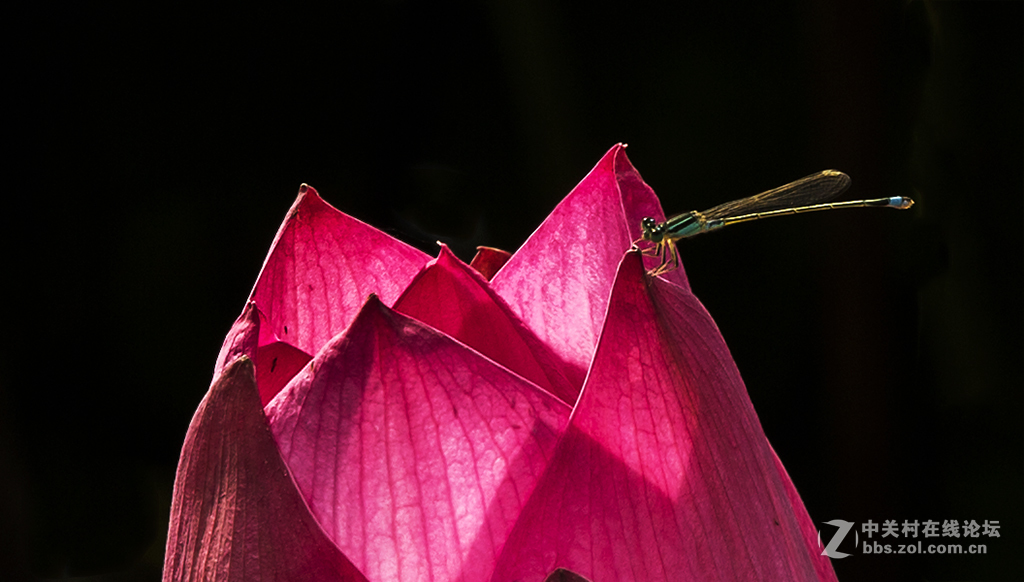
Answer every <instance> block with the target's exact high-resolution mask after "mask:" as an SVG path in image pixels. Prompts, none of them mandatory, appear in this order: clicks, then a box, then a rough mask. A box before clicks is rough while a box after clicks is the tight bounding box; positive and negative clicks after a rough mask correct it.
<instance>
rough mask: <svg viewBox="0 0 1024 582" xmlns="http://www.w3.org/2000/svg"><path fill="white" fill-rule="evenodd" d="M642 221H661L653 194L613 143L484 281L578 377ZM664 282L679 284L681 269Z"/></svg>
mask: <svg viewBox="0 0 1024 582" xmlns="http://www.w3.org/2000/svg"><path fill="white" fill-rule="evenodd" d="M645 216H652V217H654V218H656V219H658V220H663V219H664V213H663V212H662V211H661V205H660V203H659V202H658V199H657V197H656V196H655V195H654V192H653V191H652V190H651V189H650V188H649V187H648V186H647V185H646V184H644V182H643V180H642V179H641V178H640V175H639V174H638V173H637V171H636V169H634V168H633V166H632V164H630V163H629V159H628V158H626V153H625V147H624V146H623V145H621V144H620V145H617V146H615V147H613V148H612V149H611V150H609V151H608V153H606V154H605V155H604V157H603V158H601V161H599V162H598V163H597V166H595V167H594V169H593V170H591V171H590V173H589V174H587V176H586V177H585V178H584V179H583V181H582V182H580V183H579V185H577V186H576V187H575V188H574V189H573V191H572V192H571V193H570V194H569V195H568V196H567V197H566V198H565V199H564V200H563V201H562V202H561V203H560V204H559V205H558V206H557V207H556V208H555V209H554V211H552V213H551V215H550V216H548V218H547V219H546V220H545V221H544V223H543V224H542V225H541V226H540V227H539V228H538V229H537V230H536V231H535V232H534V233H533V235H531V236H530V239H529V240H527V241H526V243H525V244H524V245H523V246H522V248H520V249H519V250H518V251H517V252H516V254H515V255H513V256H512V258H511V259H509V262H508V263H507V264H506V265H505V266H504V267H503V268H502V269H501V271H499V272H498V274H497V275H495V276H494V279H493V280H492V281H491V285H492V286H493V287H494V289H495V291H497V293H498V295H500V296H501V297H502V298H503V299H504V300H505V301H506V302H508V304H509V306H510V307H511V308H512V310H513V311H515V312H516V314H517V315H519V317H520V319H522V320H523V322H524V323H525V324H526V325H527V327H529V328H530V329H532V330H533V331H534V333H536V334H537V336H538V337H540V338H541V340H542V341H544V342H545V343H546V344H548V345H549V346H551V348H552V349H553V350H554V351H555V353H557V354H558V355H559V357H560V358H561V359H563V360H565V361H567V362H570V363H571V364H572V365H573V366H574V367H575V368H576V369H577V370H579V371H580V373H581V374H584V373H585V371H586V369H587V367H588V366H589V365H590V360H591V356H592V355H593V351H594V346H595V345H597V338H598V336H599V335H600V333H601V327H602V325H603V324H604V313H605V308H606V307H607V305H608V293H609V291H610V290H611V287H612V282H613V281H614V279H615V271H616V269H617V268H618V265H619V261H620V260H621V259H622V254H623V253H624V252H626V251H627V250H629V248H630V246H631V244H632V242H633V241H634V240H635V239H637V238H639V237H640V220H641V219H642V218H643V217H645ZM652 266H653V264H652ZM668 277H670V278H671V280H674V281H676V282H678V283H680V284H682V285H686V275H685V274H684V273H683V271H682V269H680V270H678V271H676V272H674V273H670V274H669V275H668Z"/></svg>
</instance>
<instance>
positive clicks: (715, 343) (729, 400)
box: [492, 253, 835, 582]
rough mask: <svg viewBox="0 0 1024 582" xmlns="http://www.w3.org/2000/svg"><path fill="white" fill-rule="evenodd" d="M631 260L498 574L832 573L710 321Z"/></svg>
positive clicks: (754, 576) (761, 576)
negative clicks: (812, 543) (811, 544)
mask: <svg viewBox="0 0 1024 582" xmlns="http://www.w3.org/2000/svg"><path fill="white" fill-rule="evenodd" d="M643 269H644V268H643V264H642V262H641V260H640V258H639V256H638V255H637V254H636V253H630V254H628V255H627V256H626V258H624V259H623V261H622V265H621V267H620V269H619V275H618V278H617V279H616V283H615V288H614V290H613V291H612V295H611V299H610V305H609V308H608V320H607V323H606V326H605V329H604V331H603V333H602V335H601V340H600V344H599V345H598V347H597V352H596V355H595V360H594V365H593V368H592V369H591V372H590V375H589V376H588V379H587V384H586V386H585V387H584V389H583V392H582V394H581V395H580V401H579V403H578V404H577V406H576V409H575V410H574V412H573V418H572V421H571V423H570V425H569V429H568V430H567V432H566V436H565V437H564V438H563V440H562V441H561V442H560V443H559V447H558V450H557V451H556V456H555V459H554V460H553V461H552V462H551V464H550V470H549V472H548V473H546V474H545V476H544V478H543V480H542V481H541V484H540V485H539V486H538V487H537V489H536V491H535V493H534V496H533V498H531V500H530V504H529V505H528V506H527V508H526V509H525V510H524V511H523V515H522V518H521V519H520V521H519V523H517V524H516V529H515V531H514V532H513V534H512V535H511V536H510V538H509V541H508V544H507V548H508V549H507V550H506V552H505V553H504V554H503V555H502V558H501V561H500V562H499V566H498V569H497V571H496V574H495V576H494V577H493V578H492V579H493V580H496V581H506V580H509V581H510V580H542V579H544V577H545V576H547V575H548V574H549V573H550V572H552V571H553V570H554V569H555V568H559V567H560V568H565V569H568V570H571V571H573V572H576V573H578V574H580V575H582V576H585V577H587V578H589V579H591V580H595V581H604V580H759V581H761V580H779V581H785V582H792V581H797V580H834V579H835V578H834V574H832V570H831V566H830V565H829V563H828V560H827V558H823V557H821V556H819V555H817V552H811V551H808V544H807V539H806V532H804V531H802V528H801V526H802V525H804V524H805V523H809V522H808V521H806V512H805V511H804V509H803V507H802V505H800V504H799V500H798V498H794V497H793V496H792V495H791V494H790V488H791V485H790V483H789V482H788V479H784V478H783V477H782V474H781V473H780V471H779V468H778V467H777V465H776V459H775V455H774V453H773V451H772V450H771V448H770V447H769V445H768V441H767V439H766V438H765V436H764V432H763V431H762V429H761V426H760V423H759V421H758V419H757V415H756V414H755V413H754V409H753V406H752V405H751V403H750V399H749V398H748V396H747V393H746V389H745V388H744V386H743V381H742V380H741V379H740V376H739V372H738V371H737V369H736V366H735V364H734V363H733V360H732V357H731V356H730V355H729V350H728V348H727V347H726V345H725V342H724V341H723V340H722V337H721V335H720V334H719V332H718V328H717V327H716V326H715V323H714V321H712V319H711V317H710V316H709V315H708V314H707V312H706V311H705V310H704V308H703V306H701V304H700V302H698V301H697V299H696V298H695V297H694V296H693V295H692V294H690V292H689V290H687V289H685V288H682V287H679V286H677V285H674V284H672V283H668V282H666V281H663V280H661V279H660V278H654V279H648V278H646V277H645V276H644V270H643Z"/></svg>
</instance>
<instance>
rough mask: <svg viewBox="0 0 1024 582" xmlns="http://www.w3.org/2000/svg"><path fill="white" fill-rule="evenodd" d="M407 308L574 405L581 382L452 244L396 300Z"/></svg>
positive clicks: (406, 311) (407, 311)
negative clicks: (574, 379) (568, 374)
mask: <svg viewBox="0 0 1024 582" xmlns="http://www.w3.org/2000/svg"><path fill="white" fill-rule="evenodd" d="M394 309H395V311H398V312H400V313H404V314H405V315H408V316H409V317H412V318H414V319H416V320H418V321H420V322H422V323H425V324H427V325H429V326H431V327H433V328H435V329H437V330H439V331H442V332H444V333H445V334H447V335H449V336H451V337H453V338H455V339H457V340H459V341H461V342H462V343H464V344H466V345H468V346H469V347H471V348H473V349H475V350H477V351H479V352H480V353H481V354H483V355H485V356H487V357H489V358H491V359H492V360H494V361H495V362H497V363H499V364H501V365H503V366H505V367H506V368H508V369H509V370H512V371H513V372H516V373H517V374H519V375H520V376H522V377H524V378H526V379H527V380H530V381H532V382H534V383H536V384H537V385H538V386H540V387H541V388H544V389H545V390H547V391H548V392H551V393H552V394H554V395H555V396H557V397H559V398H560V399H561V400H562V401H563V402H565V403H567V404H568V405H570V406H572V405H573V404H575V403H576V397H577V396H578V395H579V389H580V386H573V385H572V384H570V383H569V381H568V380H567V379H566V377H565V372H567V371H568V369H567V367H566V364H565V363H564V362H559V361H558V359H557V357H556V356H555V355H554V354H553V353H552V352H551V350H549V349H548V348H547V346H545V345H544V344H543V343H541V342H540V340H538V339H537V337H536V336H534V335H533V333H532V332H531V331H530V330H529V329H527V328H526V327H525V326H524V325H523V324H522V322H520V321H519V320H518V319H517V318H516V316H515V315H514V314H513V313H512V312H511V311H510V310H509V308H508V306H507V305H505V302H504V301H502V300H501V299H500V298H499V297H498V296H497V295H496V294H495V293H494V292H493V291H492V290H491V288H490V287H489V286H488V285H487V282H486V281H484V280H483V278H482V277H481V276H480V275H479V274H478V273H477V272H476V271H474V270H473V269H472V268H470V267H469V266H468V265H466V264H465V263H463V262H462V261H460V260H459V259H458V258H456V257H455V255H453V254H452V252H451V251H450V250H449V249H448V247H446V246H442V247H441V252H440V254H439V255H438V257H437V260H435V261H433V262H432V263H430V265H428V266H427V268H426V269H424V270H423V271H421V272H420V274H419V275H417V276H416V278H415V279H414V280H413V282H412V283H411V284H410V285H409V287H408V288H407V289H406V290H405V292H404V293H403V294H402V296H401V297H399V298H398V301H396V302H395V307H394Z"/></svg>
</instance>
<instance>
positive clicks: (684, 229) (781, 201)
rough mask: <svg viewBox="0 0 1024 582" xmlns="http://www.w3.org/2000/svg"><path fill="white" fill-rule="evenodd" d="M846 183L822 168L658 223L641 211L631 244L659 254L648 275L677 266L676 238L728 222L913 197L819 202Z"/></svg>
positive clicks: (905, 202)
mask: <svg viewBox="0 0 1024 582" xmlns="http://www.w3.org/2000/svg"><path fill="white" fill-rule="evenodd" d="M849 187H850V177H849V176H847V175H846V174H844V173H842V172H838V171H836V170H825V171H824V172H818V173H817V174H811V175H810V176H807V177H806V178H801V179H799V180H797V181H796V182H791V183H789V184H786V185H785V186H779V187H778V188H775V189H774V190H769V191H767V192H762V193H760V194H757V195H754V196H750V197H749V198H741V199H739V200H733V201H732V202H726V203H725V204H719V205H718V206H715V207H714V208H711V209H710V210H705V211H704V212H697V211H696V210H694V211H691V212H687V213H685V214H677V215H676V216H673V217H671V218H669V219H668V220H666V221H665V222H661V223H659V222H657V221H656V220H654V219H653V218H650V217H647V218H645V219H643V220H642V221H640V228H641V229H643V236H641V237H640V238H639V239H637V240H636V241H635V242H634V243H633V245H634V246H636V245H637V244H638V243H640V242H642V241H647V242H651V243H654V246H653V247H650V248H648V249H645V250H644V254H646V255H648V256H657V257H660V258H661V263H660V264H659V265H658V266H657V267H655V268H654V269H651V271H650V274H651V275H660V274H662V273H667V272H669V271H672V270H674V269H676V268H678V267H679V250H678V249H677V248H676V244H675V243H676V241H677V240H679V239H684V238H689V237H691V236H697V235H698V234H701V233H705V232H710V231H712V230H717V229H719V228H722V227H723V226H728V225H730V224H736V223H739V222H749V221H751V220H758V219H761V218H769V217H772V216H783V215H786V214H798V213H801V212H814V211H817V210H834V209H838V208H861V207H865V206H877V207H880V208H898V209H900V210H904V209H907V208H910V207H911V206H913V204H914V201H913V200H911V199H910V198H907V197H906V196H893V197H890V198H875V199H873V200H850V201H847V202H825V201H826V200H831V199H832V198H835V197H836V196H838V195H839V194H841V193H842V192H843V191H844V190H846V189H847V188H849Z"/></svg>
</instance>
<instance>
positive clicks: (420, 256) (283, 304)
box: [250, 184, 430, 354]
mask: <svg viewBox="0 0 1024 582" xmlns="http://www.w3.org/2000/svg"><path fill="white" fill-rule="evenodd" d="M429 260H430V257H428V256H427V255H425V254H424V253H422V252H420V251H419V250H417V249H414V248H412V247H410V246H408V245H406V244H405V243H402V242H400V241H398V240H395V239H394V238H392V237H390V236H388V235H386V234H384V233H383V232H381V231H379V230H377V229H375V228H373V227H371V226H369V225H367V224H365V223H362V222H360V221H358V220H356V219H354V218H352V217H350V216H347V215H345V214H343V213H341V212H339V211H338V210H337V209H335V208H333V207H332V206H330V205H328V204H327V203H326V202H324V201H323V200H322V199H321V198H320V196H319V195H317V193H316V190H314V189H313V188H311V187H309V186H307V185H305V184H303V185H302V187H301V188H300V189H299V196H298V198H297V199H296V200H295V204H293V205H292V208H291V210H290V211H289V212H288V217H287V218H286V219H285V221H284V224H282V225H281V229H280V230H279V231H278V233H277V237H276V238H275V239H274V244H273V246H272V247H271V250H270V254H268V255H267V260H266V262H265V263H264V264H263V270H262V272H261V273H260V277H259V280H257V281H256V286H255V287H253V290H252V294H251V295H250V299H251V300H253V301H255V302H256V303H257V304H258V305H259V307H260V309H261V310H262V311H263V313H264V314H265V315H266V317H267V321H268V324H269V328H268V329H267V330H266V331H268V332H272V333H273V334H274V335H275V336H276V337H277V339H279V340H281V341H284V342H286V343H288V344H289V345H291V346H293V347H296V348H298V349H300V350H302V351H304V352H306V353H308V354H315V353H317V352H318V351H319V350H320V348H321V347H323V346H324V344H326V343H327V342H328V341H330V339H331V338H332V337H334V336H335V335H337V334H339V333H341V332H342V331H343V330H344V329H345V328H346V327H348V325H349V323H351V322H352V319H353V318H354V317H355V315H356V313H357V312H358V311H359V307H360V306H361V305H362V304H363V302H364V301H366V297H367V296H368V295H369V294H370V293H376V294H377V295H378V296H379V297H380V298H381V300H382V301H384V302H385V303H387V304H388V305H390V304H391V303H392V302H393V301H394V300H395V299H397V298H398V296H399V294H401V292H402V290H403V289H405V286H406V285H408V284H409V281H411V280H412V278H413V276H415V275H416V273H417V272H419V270H420V267H422V266H423V265H425V264H426V263H427V261H429ZM262 343H263V342H261V344H262Z"/></svg>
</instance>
